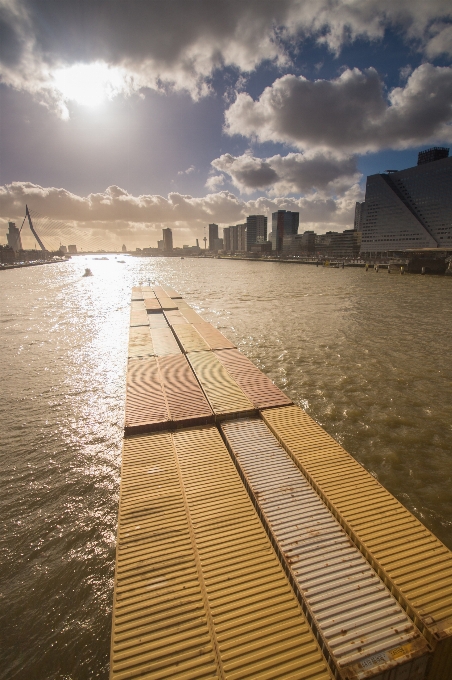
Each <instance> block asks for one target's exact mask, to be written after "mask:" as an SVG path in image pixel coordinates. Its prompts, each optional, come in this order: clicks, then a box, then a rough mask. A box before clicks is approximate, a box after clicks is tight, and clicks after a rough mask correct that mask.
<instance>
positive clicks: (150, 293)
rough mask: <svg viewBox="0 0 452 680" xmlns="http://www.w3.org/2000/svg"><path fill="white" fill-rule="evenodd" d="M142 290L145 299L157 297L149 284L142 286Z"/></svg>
mask: <svg viewBox="0 0 452 680" xmlns="http://www.w3.org/2000/svg"><path fill="white" fill-rule="evenodd" d="M141 292H142V293H143V299H146V298H155V293H154V291H153V289H152V288H149V287H148V286H141Z"/></svg>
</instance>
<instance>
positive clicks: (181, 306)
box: [175, 300, 191, 309]
mask: <svg viewBox="0 0 452 680" xmlns="http://www.w3.org/2000/svg"><path fill="white" fill-rule="evenodd" d="M175 302H176V303H177V309H191V307H190V305H189V304H188V302H185V300H175Z"/></svg>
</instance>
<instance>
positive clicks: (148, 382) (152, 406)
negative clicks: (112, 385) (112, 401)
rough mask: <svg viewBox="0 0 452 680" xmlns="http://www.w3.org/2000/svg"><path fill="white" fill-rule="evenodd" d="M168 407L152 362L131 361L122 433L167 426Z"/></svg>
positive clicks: (151, 360)
mask: <svg viewBox="0 0 452 680" xmlns="http://www.w3.org/2000/svg"><path fill="white" fill-rule="evenodd" d="M168 421H169V413H168V407H167V404H166V399H165V395H164V392H163V388H162V383H161V379H160V373H159V367H158V364H157V360H156V359H132V360H130V361H129V363H128V365H127V384H126V414H125V423H124V431H125V433H126V434H132V433H134V432H146V431H150V430H158V429H162V428H164V427H167V423H168Z"/></svg>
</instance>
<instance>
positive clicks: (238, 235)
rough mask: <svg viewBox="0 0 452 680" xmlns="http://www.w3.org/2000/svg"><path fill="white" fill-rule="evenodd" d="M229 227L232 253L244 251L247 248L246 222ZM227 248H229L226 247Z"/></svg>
mask: <svg viewBox="0 0 452 680" xmlns="http://www.w3.org/2000/svg"><path fill="white" fill-rule="evenodd" d="M228 228H229V238H230V248H229V250H230V251H231V253H242V252H244V251H245V250H246V224H235V225H233V226H231V227H228ZM225 250H228V249H227V248H225Z"/></svg>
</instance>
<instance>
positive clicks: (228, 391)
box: [178, 326, 255, 418]
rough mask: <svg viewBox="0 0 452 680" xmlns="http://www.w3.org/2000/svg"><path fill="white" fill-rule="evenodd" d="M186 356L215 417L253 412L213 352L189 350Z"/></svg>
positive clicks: (251, 405) (251, 413)
mask: <svg viewBox="0 0 452 680" xmlns="http://www.w3.org/2000/svg"><path fill="white" fill-rule="evenodd" d="M178 328H182V326H178ZM187 358H188V360H189V362H190V364H191V366H192V368H193V370H194V372H195V374H196V377H197V378H198V380H199V382H200V383H201V386H202V388H203V390H204V392H205V394H206V396H207V399H208V400H209V403H210V406H211V407H212V410H213V412H214V413H215V415H216V416H217V417H219V418H222V417H231V416H233V415H253V414H254V413H255V408H254V406H253V404H252V403H251V402H250V401H249V399H247V397H246V396H245V394H244V393H243V392H242V390H241V389H240V387H239V386H238V385H237V383H236V382H235V380H233V379H232V378H231V376H230V375H229V373H228V372H227V371H226V369H225V367H224V366H223V364H222V363H221V361H219V359H218V358H217V357H216V356H215V354H214V353H213V352H191V353H190V354H187Z"/></svg>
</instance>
